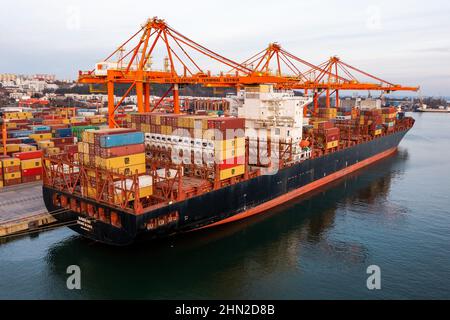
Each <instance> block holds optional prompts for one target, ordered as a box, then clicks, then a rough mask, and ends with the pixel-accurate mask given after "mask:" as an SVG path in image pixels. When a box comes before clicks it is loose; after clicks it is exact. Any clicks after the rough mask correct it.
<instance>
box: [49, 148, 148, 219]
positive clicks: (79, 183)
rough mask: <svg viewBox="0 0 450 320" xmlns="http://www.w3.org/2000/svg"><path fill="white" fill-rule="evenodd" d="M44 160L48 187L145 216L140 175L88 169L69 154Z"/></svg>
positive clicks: (89, 167) (88, 167)
mask: <svg viewBox="0 0 450 320" xmlns="http://www.w3.org/2000/svg"><path fill="white" fill-rule="evenodd" d="M43 160H44V166H43V171H44V174H43V183H44V185H45V186H48V187H50V188H53V189H55V190H58V191H62V192H65V193H68V194H75V195H78V196H81V197H83V198H89V199H92V200H94V201H96V202H98V203H103V204H106V205H109V206H114V207H119V208H120V209H122V210H128V211H131V212H134V213H136V214H139V213H142V211H143V207H142V203H141V199H140V196H139V190H140V187H139V174H138V173H137V172H135V173H128V174H123V173H120V172H114V171H111V170H104V169H101V168H97V167H91V166H85V165H83V164H80V163H79V162H78V161H75V160H74V159H71V158H69V157H67V155H65V154H59V155H46V156H44V158H43Z"/></svg>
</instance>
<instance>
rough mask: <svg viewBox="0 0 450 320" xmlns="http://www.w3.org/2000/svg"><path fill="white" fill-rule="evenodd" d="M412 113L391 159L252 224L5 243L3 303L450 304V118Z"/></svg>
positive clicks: (0, 266) (0, 267) (61, 234)
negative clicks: (107, 239) (106, 239)
mask: <svg viewBox="0 0 450 320" xmlns="http://www.w3.org/2000/svg"><path fill="white" fill-rule="evenodd" d="M412 115H413V116H414V118H415V119H416V124H415V126H414V128H413V129H412V130H411V131H410V132H409V133H408V134H407V135H406V137H405V139H404V140H403V141H402V143H401V145H400V147H399V151H398V153H397V154H395V155H394V156H391V157H389V158H387V159H384V160H382V161H380V162H378V163H376V164H374V165H372V166H370V167H368V168H365V169H363V170H361V171H358V172H356V173H354V174H352V175H350V176H348V177H346V178H344V179H342V180H339V181H337V182H335V183H333V184H331V185H328V186H326V187H325V188H322V189H320V190H317V191H315V192H313V193H311V194H309V195H307V196H304V197H302V198H299V199H296V200H295V201H292V202H290V203H287V204H285V205H283V206H280V207H278V208H276V209H274V210H271V211H268V212H267V213H265V214H263V215H259V216H258V217H254V218H251V219H248V220H245V221H241V222H237V223H234V224H229V225H225V226H221V227H217V228H212V229H209V230H204V231H198V232H194V233H190V234H185V235H180V236H176V237H172V238H169V239H164V240H159V241H157V242H150V243H145V244H138V245H134V246H132V247H126V248H117V247H109V246H105V245H102V244H98V243H94V242H92V241H90V240H87V239H84V238H82V237H81V236H79V235H77V234H75V233H74V232H72V231H70V230H69V229H57V230H53V231H49V232H45V233H41V234H39V235H34V236H26V237H21V238H18V239H14V240H12V241H8V242H4V243H1V244H0V298H1V299H102V298H104V299H118V298H124V299H419V298H424V299H444V298H446V299H449V298H450V194H449V191H450V161H449V160H448V159H450V114H418V113H414V114H412ZM71 265H76V266H79V267H80V270H81V278H80V279H81V289H80V290H69V289H68V288H67V284H66V280H67V278H68V277H69V274H67V268H68V267H69V266H71ZM372 265H376V266H378V267H379V269H380V272H381V273H380V274H381V278H380V279H381V288H380V289H379V290H369V289H368V287H367V278H368V277H369V276H370V274H368V273H367V268H368V267H369V266H372Z"/></svg>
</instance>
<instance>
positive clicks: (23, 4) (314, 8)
mask: <svg viewBox="0 0 450 320" xmlns="http://www.w3.org/2000/svg"><path fill="white" fill-rule="evenodd" d="M153 16H158V17H160V18H164V19H165V20H166V21H167V22H168V23H169V24H170V25H171V26H172V27H174V28H175V29H176V30H178V31H180V32H181V33H183V34H184V35H186V36H188V37H190V38H192V39H193V40H196V41H197V42H200V43H201V44H203V45H205V46H206V47H208V48H210V49H213V50H215V51H217V52H219V53H222V54H223V55H225V56H227V57H229V58H230V59H233V60H235V61H243V60H245V59H246V58H248V57H249V56H251V55H252V54H254V53H256V52H257V51H259V50H261V49H263V48H264V47H266V46H267V44H268V43H269V42H275V41H276V42H279V43H280V44H281V45H282V46H283V47H284V48H285V49H286V50H288V51H289V52H291V53H294V54H296V55H297V56H299V57H301V58H304V59H305V60H307V61H310V62H312V63H316V64H318V63H320V62H322V61H324V60H326V59H327V58H328V57H330V56H332V55H338V56H339V57H341V59H342V60H344V61H346V62H348V63H349V64H352V65H355V66H357V67H360V68H361V69H364V70H366V71H368V72H371V73H374V74H376V75H378V76H380V77H381V78H384V79H386V80H389V81H391V82H394V83H401V84H404V85H420V86H421V93H422V94H424V95H450V1H444V0H428V1H424V0H420V1H416V0H409V1H394V0H388V1H364V0H359V1H347V0H339V1H331V0H330V1H313V0H308V1H301V0H292V1H287V0H284V1H283V0H278V1H275V0H271V1H263V0H250V1H249V0H238V1H235V0H222V1H215V0H210V1H195V0H189V1H175V0H172V1H161V0H159V1H153V0H144V1H139V0H134V1H132V2H130V4H127V2H126V1H115V0H100V1H99V0H77V1H75V0H72V1H64V0H60V1H56V0H55V1H52V0H40V1H34V0H15V1H2V4H1V10H0V48H1V51H0V58H1V59H0V73H5V72H10V73H54V74H56V75H57V76H58V77H60V78H70V79H75V78H76V76H77V72H78V70H89V69H92V67H93V66H94V65H95V63H96V62H98V61H100V60H101V59H102V58H104V57H105V56H107V55H108V54H109V53H110V52H112V51H113V50H114V49H115V48H116V47H117V46H118V45H119V44H120V43H121V42H123V41H124V40H126V38H127V37H128V36H129V35H131V34H132V33H134V32H135V31H136V30H137V29H138V28H139V25H140V24H142V23H143V22H145V20H146V19H147V18H149V17H153ZM224 71H226V70H224Z"/></svg>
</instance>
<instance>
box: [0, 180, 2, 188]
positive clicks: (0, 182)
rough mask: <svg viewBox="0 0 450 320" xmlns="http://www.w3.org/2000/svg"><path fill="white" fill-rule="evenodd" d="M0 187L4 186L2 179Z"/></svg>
mask: <svg viewBox="0 0 450 320" xmlns="http://www.w3.org/2000/svg"><path fill="white" fill-rule="evenodd" d="M0 188H3V180H0Z"/></svg>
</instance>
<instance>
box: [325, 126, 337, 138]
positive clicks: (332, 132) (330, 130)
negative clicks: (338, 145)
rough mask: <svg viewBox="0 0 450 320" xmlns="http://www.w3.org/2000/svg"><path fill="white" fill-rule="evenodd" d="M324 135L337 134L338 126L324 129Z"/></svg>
mask: <svg viewBox="0 0 450 320" xmlns="http://www.w3.org/2000/svg"><path fill="white" fill-rule="evenodd" d="M325 135H327V136H329V135H339V128H336V127H333V128H328V129H325Z"/></svg>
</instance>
